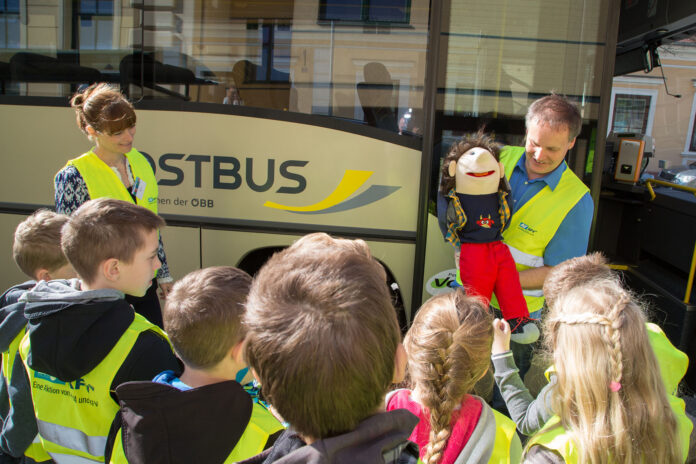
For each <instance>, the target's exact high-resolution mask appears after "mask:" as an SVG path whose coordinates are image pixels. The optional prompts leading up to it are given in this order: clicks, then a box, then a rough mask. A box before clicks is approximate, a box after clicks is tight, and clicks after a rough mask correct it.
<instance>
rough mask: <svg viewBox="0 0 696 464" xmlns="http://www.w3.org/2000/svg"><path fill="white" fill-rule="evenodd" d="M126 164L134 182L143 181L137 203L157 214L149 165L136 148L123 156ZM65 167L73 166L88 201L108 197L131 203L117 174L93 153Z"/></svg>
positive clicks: (153, 183)
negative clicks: (80, 177) (141, 191)
mask: <svg viewBox="0 0 696 464" xmlns="http://www.w3.org/2000/svg"><path fill="white" fill-rule="evenodd" d="M126 158H128V163H129V164H130V167H131V170H132V172H133V178H134V179H135V182H137V183H143V182H144V185H145V187H144V189H143V193H142V195H136V196H137V198H136V200H137V201H136V203H137V204H138V205H139V206H144V207H145V208H147V209H149V210H150V211H152V212H153V213H155V214H157V196H158V189H157V180H156V179H155V173H154V172H153V171H152V166H150V163H149V162H148V161H147V159H146V158H145V157H144V156H143V155H142V154H141V153H140V152H139V151H138V150H136V149H135V148H133V149H132V150H131V151H129V152H128V153H126ZM66 166H75V167H76V168H77V170H78V171H79V172H80V175H81V176H82V178H83V179H84V181H85V184H86V185H87V191H88V192H89V197H90V198H91V199H93V200H94V199H96V198H101V197H108V198H115V199H117V200H123V201H127V202H130V203H133V197H131V195H130V193H128V190H127V189H126V187H125V185H123V182H121V180H120V179H119V178H118V176H117V175H116V173H115V172H114V171H113V170H112V169H111V168H110V167H109V166H108V165H107V164H106V163H104V162H103V161H102V160H101V159H100V158H99V157H98V156H97V155H95V154H94V152H93V151H92V150H90V151H88V152H87V153H85V154H83V155H82V156H80V157H79V158H75V159H72V160H70V161H68V163H67V165H66Z"/></svg>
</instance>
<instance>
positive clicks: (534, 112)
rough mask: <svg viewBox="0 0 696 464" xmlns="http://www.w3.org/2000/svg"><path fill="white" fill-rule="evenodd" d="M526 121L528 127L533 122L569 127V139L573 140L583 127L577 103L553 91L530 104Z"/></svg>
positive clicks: (554, 126) (556, 127)
mask: <svg viewBox="0 0 696 464" xmlns="http://www.w3.org/2000/svg"><path fill="white" fill-rule="evenodd" d="M524 123H525V126H526V127H527V129H529V125H530V124H531V123H537V124H541V125H548V126H549V127H551V128H553V129H556V130H562V129H565V128H567V129H568V140H573V139H574V138H575V137H577V136H578V134H580V130H581V129H582V115H581V114H580V110H579V109H578V107H577V105H576V104H575V103H573V102H572V101H570V100H569V99H568V98H566V97H564V96H561V95H558V94H555V93H552V94H551V95H547V96H545V97H542V98H540V99H538V100H536V101H535V102H534V103H532V104H531V105H529V108H528V109H527V115H526V116H525V119H524Z"/></svg>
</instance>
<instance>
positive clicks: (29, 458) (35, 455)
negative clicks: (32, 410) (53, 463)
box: [24, 435, 51, 464]
mask: <svg viewBox="0 0 696 464" xmlns="http://www.w3.org/2000/svg"><path fill="white" fill-rule="evenodd" d="M50 460H51V456H49V455H48V453H47V452H46V451H45V450H44V449H43V445H42V444H41V439H40V438H39V436H38V435H37V436H35V437H34V441H33V442H32V443H31V445H29V448H27V449H26V451H25V452H24V462H25V464H33V463H35V462H48V461H50Z"/></svg>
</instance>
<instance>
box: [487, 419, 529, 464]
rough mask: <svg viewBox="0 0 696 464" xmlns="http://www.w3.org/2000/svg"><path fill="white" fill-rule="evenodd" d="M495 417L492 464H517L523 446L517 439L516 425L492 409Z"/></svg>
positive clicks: (490, 461)
mask: <svg viewBox="0 0 696 464" xmlns="http://www.w3.org/2000/svg"><path fill="white" fill-rule="evenodd" d="M492 411H493V416H494V417H495V441H494V442H493V453H492V454H491V459H490V460H489V461H488V462H489V463H491V464H494V463H498V464H516V463H518V462H520V458H521V456H522V445H521V444H520V440H519V438H518V437H517V430H516V428H517V427H516V426H515V423H514V422H513V421H512V420H511V419H510V418H509V417H507V416H505V415H503V414H501V413H499V412H498V411H496V410H494V409H492Z"/></svg>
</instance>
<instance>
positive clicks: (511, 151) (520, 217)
mask: <svg viewBox="0 0 696 464" xmlns="http://www.w3.org/2000/svg"><path fill="white" fill-rule="evenodd" d="M523 155H524V147H513V146H507V147H504V148H503V149H502V151H501V152H500V162H501V163H503V166H504V168H505V177H507V178H508V180H509V179H510V175H511V174H512V171H513V169H514V168H515V165H517V162H518V161H519V160H520V158H522V156H523ZM564 163H565V161H564ZM587 192H589V189H588V188H587V186H586V185H585V184H583V183H582V181H581V180H580V179H578V177H577V176H576V175H575V174H574V173H573V172H572V171H571V170H570V169H568V168H567V167H566V169H565V171H563V174H562V175H561V180H560V181H559V182H558V185H557V186H556V188H555V189H554V190H551V187H549V186H548V185H546V186H544V188H543V189H541V190H540V191H539V193H537V194H536V195H534V197H532V198H530V199H529V201H527V203H525V204H524V205H523V206H522V207H521V208H520V209H518V210H515V211H514V212H513V214H512V217H511V218H510V225H509V226H508V228H507V229H505V231H504V232H503V241H504V242H505V244H506V245H507V246H508V248H510V253H511V254H512V258H513V259H514V260H515V263H516V264H517V270H518V271H524V270H525V269H532V268H536V267H541V266H543V265H544V250H546V246H547V245H548V244H549V242H550V241H551V239H552V238H553V236H554V235H555V234H556V231H557V230H558V228H559V227H560V225H561V223H562V222H563V220H564V219H565V217H566V216H567V215H568V213H569V212H570V210H571V209H573V207H574V206H575V205H576V204H577V203H578V202H579V201H580V199H581V198H582V197H583V196H584V195H585V194H586V193H587ZM523 293H524V299H525V301H526V302H527V309H528V310H529V312H530V313H531V312H534V311H537V310H539V309H541V308H542V306H543V305H544V294H543V293H542V291H541V290H523ZM491 305H493V306H495V307H496V308H498V307H499V305H498V301H497V299H496V298H495V297H493V298H492V300H491Z"/></svg>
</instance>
